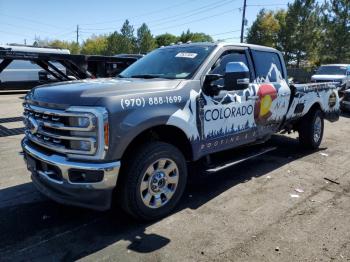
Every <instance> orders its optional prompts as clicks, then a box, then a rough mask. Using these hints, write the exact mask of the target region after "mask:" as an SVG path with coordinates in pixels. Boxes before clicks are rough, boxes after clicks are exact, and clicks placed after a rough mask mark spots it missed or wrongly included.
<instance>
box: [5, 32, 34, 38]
mask: <svg viewBox="0 0 350 262" xmlns="http://www.w3.org/2000/svg"><path fill="white" fill-rule="evenodd" d="M0 32H1V33H5V34H9V35H17V36H22V37H23V36H24V37H27V38H31V39H34V38H32V37H31V36H29V35H25V34H17V33H13V32H6V31H2V30H0Z"/></svg>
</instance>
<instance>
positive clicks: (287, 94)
mask: <svg viewBox="0 0 350 262" xmlns="http://www.w3.org/2000/svg"><path fill="white" fill-rule="evenodd" d="M289 95H290V94H289V93H284V94H280V96H282V97H283V96H289Z"/></svg>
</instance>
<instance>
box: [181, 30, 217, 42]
mask: <svg viewBox="0 0 350 262" xmlns="http://www.w3.org/2000/svg"><path fill="white" fill-rule="evenodd" d="M179 41H181V42H182V43H186V42H188V41H191V42H213V38H212V37H211V36H210V35H206V34H204V33H192V32H191V31H190V29H188V30H187V32H186V33H185V32H182V34H181V36H180V37H179Z"/></svg>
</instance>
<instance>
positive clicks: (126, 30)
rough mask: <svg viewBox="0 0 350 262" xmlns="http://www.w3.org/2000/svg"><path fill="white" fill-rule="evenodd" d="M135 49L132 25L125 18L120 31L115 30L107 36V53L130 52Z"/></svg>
mask: <svg viewBox="0 0 350 262" xmlns="http://www.w3.org/2000/svg"><path fill="white" fill-rule="evenodd" d="M136 50H137V48H136V39H135V36H134V27H133V26H132V25H130V22H129V20H125V22H124V24H123V25H122V28H121V29H120V33H119V32H118V31H115V32H114V33H112V34H110V35H109V36H108V37H107V47H106V54H107V55H116V54H131V53H134V52H135V51H136Z"/></svg>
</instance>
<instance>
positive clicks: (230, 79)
mask: <svg viewBox="0 0 350 262" xmlns="http://www.w3.org/2000/svg"><path fill="white" fill-rule="evenodd" d="M249 82H250V73H249V69H248V67H247V66H246V65H245V64H244V63H242V62H230V63H227V64H226V70H225V77H224V83H225V84H224V86H225V90H242V89H246V88H248V86H249Z"/></svg>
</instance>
